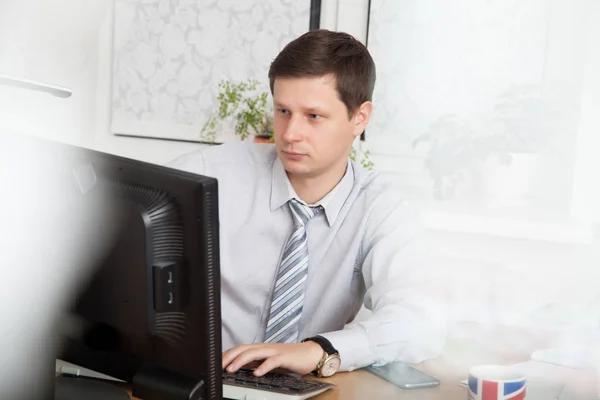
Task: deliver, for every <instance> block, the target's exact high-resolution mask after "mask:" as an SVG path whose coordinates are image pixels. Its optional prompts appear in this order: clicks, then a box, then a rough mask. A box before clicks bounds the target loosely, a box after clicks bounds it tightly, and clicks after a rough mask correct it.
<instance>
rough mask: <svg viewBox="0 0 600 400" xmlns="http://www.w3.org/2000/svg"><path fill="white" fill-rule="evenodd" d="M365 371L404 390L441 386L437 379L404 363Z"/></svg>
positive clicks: (394, 363)
mask: <svg viewBox="0 0 600 400" xmlns="http://www.w3.org/2000/svg"><path fill="white" fill-rule="evenodd" d="M365 369H366V370H367V371H369V372H371V373H372V374H375V375H377V376H378V377H380V378H383V379H385V380H386V381H388V382H390V383H392V384H394V385H396V386H398V387H399V388H402V389H421V388H431V387H435V386H437V385H439V384H440V381H439V380H438V379H437V378H434V377H433V376H431V375H427V374H426V373H424V372H421V371H419V370H418V369H416V368H413V367H411V366H410V365H408V364H406V363H403V362H392V363H389V364H386V365H382V366H379V367H375V366H372V365H371V366H368V367H366V368H365Z"/></svg>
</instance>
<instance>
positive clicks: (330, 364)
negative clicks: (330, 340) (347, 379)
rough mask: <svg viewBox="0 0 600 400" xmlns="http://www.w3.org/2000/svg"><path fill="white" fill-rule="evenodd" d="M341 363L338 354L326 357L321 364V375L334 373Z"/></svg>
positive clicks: (326, 375)
mask: <svg viewBox="0 0 600 400" xmlns="http://www.w3.org/2000/svg"><path fill="white" fill-rule="evenodd" d="M341 363H342V361H341V360H340V356H338V355H336V354H334V355H331V356H329V357H327V359H326V360H325V363H323V366H322V367H321V376H323V377H328V376H331V375H333V374H335V373H336V372H337V370H338V369H340V364H341Z"/></svg>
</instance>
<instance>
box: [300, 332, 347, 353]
mask: <svg viewBox="0 0 600 400" xmlns="http://www.w3.org/2000/svg"><path fill="white" fill-rule="evenodd" d="M309 340H310V341H313V342H315V343H317V344H318V345H319V346H321V347H322V348H323V351H325V353H327V354H329V355H332V354H339V352H338V351H337V350H336V349H335V347H333V345H332V344H331V342H330V341H329V340H327V339H326V338H324V337H323V336H313V337H309V338H306V339H304V340H303V341H302V342H307V341H309Z"/></svg>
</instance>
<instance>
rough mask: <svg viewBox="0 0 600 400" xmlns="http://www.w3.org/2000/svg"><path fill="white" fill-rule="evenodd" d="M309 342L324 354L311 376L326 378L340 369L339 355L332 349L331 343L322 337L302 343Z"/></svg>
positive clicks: (312, 338) (311, 338)
mask: <svg viewBox="0 0 600 400" xmlns="http://www.w3.org/2000/svg"><path fill="white" fill-rule="evenodd" d="M309 340H310V341H313V342H315V343H317V344H318V345H319V346H321V348H323V351H324V352H325V354H323V357H322V358H321V360H320V361H319V363H318V364H317V368H315V370H314V371H313V374H315V375H317V376H318V377H319V378H327V377H329V376H332V375H333V374H335V373H336V372H337V370H338V369H340V365H341V363H342V360H341V358H340V353H339V352H338V351H337V350H336V349H335V348H334V347H333V345H332V344H331V342H330V341H329V340H327V339H325V338H324V337H323V336H314V337H309V338H306V339H304V340H303V341H302V342H307V341H309Z"/></svg>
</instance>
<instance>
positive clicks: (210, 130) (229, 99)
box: [200, 79, 374, 170]
mask: <svg viewBox="0 0 600 400" xmlns="http://www.w3.org/2000/svg"><path fill="white" fill-rule="evenodd" d="M258 86H259V82H258V80H256V79H247V80H245V81H241V82H231V81H227V80H223V81H221V82H220V83H219V89H220V90H219V94H218V95H217V101H218V103H219V108H218V110H217V111H216V112H215V113H214V114H213V115H211V116H210V117H209V119H208V120H207V121H206V123H205V124H204V125H203V126H202V130H201V133H200V136H201V138H202V139H203V140H204V141H206V142H209V143H215V142H216V137H217V131H218V130H219V129H223V126H224V125H225V124H226V123H227V122H230V123H231V122H235V126H234V133H235V135H236V136H238V137H239V138H240V140H246V139H248V138H250V137H253V140H254V141H255V142H257V143H273V142H274V136H273V135H274V129H273V109H272V108H271V107H270V105H269V102H268V97H269V94H268V92H266V91H260V90H258ZM360 155H361V157H360V160H359V163H360V164H361V165H362V167H363V168H366V169H368V170H372V169H373V166H374V164H373V162H372V161H371V154H370V152H369V151H365V152H362V153H361V154H360ZM356 156H357V150H356V148H354V147H353V148H352V151H351V152H350V158H351V159H352V160H355V159H356Z"/></svg>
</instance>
